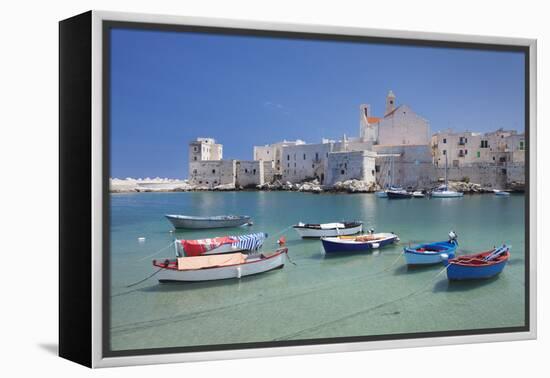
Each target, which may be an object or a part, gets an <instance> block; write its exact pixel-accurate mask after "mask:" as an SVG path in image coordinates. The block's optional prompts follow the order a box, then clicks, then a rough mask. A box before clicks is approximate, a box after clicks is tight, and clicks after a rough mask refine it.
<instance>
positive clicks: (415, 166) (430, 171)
mask: <svg viewBox="0 0 550 378" xmlns="http://www.w3.org/2000/svg"><path fill="white" fill-rule="evenodd" d="M373 149H374V151H375V152H376V154H377V157H376V182H377V183H378V185H380V187H382V188H387V187H389V186H391V185H394V186H400V187H403V188H415V189H416V188H428V187H433V186H434V185H435V183H436V179H437V174H436V169H435V167H434V165H433V162H432V151H431V148H430V146H428V145H417V146H415V145H403V146H380V145H377V146H374V147H373Z"/></svg>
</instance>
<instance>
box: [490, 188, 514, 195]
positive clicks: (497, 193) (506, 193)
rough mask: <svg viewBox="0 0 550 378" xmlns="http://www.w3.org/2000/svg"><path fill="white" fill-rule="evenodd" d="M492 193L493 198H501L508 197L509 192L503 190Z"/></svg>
mask: <svg viewBox="0 0 550 378" xmlns="http://www.w3.org/2000/svg"><path fill="white" fill-rule="evenodd" d="M493 193H495V196H501V197H508V196H509V195H510V192H507V191H505V190H498V189H495V190H493Z"/></svg>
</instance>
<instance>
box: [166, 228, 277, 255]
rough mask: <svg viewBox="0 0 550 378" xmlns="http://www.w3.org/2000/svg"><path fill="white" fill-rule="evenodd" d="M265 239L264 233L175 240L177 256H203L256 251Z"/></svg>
mask: <svg viewBox="0 0 550 378" xmlns="http://www.w3.org/2000/svg"><path fill="white" fill-rule="evenodd" d="M265 239H267V234H266V233H265V232H258V233H255V234H246V235H236V236H221V237H214V238H207V239H198V240H185V239H181V240H176V252H177V255H178V256H203V255H216V254H222V253H235V252H239V251H256V250H258V249H259V248H261V246H262V245H263V244H264V241H265Z"/></svg>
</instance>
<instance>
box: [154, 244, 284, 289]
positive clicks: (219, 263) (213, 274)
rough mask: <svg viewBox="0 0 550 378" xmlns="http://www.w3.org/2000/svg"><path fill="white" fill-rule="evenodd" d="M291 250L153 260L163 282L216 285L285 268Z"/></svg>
mask: <svg viewBox="0 0 550 378" xmlns="http://www.w3.org/2000/svg"><path fill="white" fill-rule="evenodd" d="M287 253H288V249H287V248H280V249H278V250H276V251H275V252H272V253H261V254H258V255H252V256H251V255H245V254H243V253H231V254H225V255H210V256H192V257H178V258H176V259H166V260H153V266H154V267H157V268H160V271H159V272H158V280H159V282H170V281H181V282H197V281H214V280H224V279H229V278H241V277H245V276H251V275H254V274H259V273H264V272H268V271H270V270H275V269H279V268H282V267H283V266H284V265H285V261H286V256H287Z"/></svg>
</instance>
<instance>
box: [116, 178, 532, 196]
mask: <svg viewBox="0 0 550 378" xmlns="http://www.w3.org/2000/svg"><path fill="white" fill-rule="evenodd" d="M434 186H436V185H434ZM449 187H450V189H452V190H456V191H460V192H463V193H465V194H482V193H493V190H494V188H488V187H482V186H481V185H480V184H475V183H470V182H462V181H451V182H449ZM430 189H431V188H424V189H422V188H418V189H416V190H423V191H428V190H430ZM239 190H257V191H294V192H305V193H314V194H321V193H374V192H376V191H377V190H380V187H379V186H378V185H376V184H372V183H366V182H364V181H360V180H346V181H342V182H340V181H339V182H337V183H335V184H334V185H333V186H331V187H326V186H324V185H321V184H320V183H319V181H317V180H313V181H307V182H302V183H294V184H293V183H290V182H288V181H287V182H281V181H275V182H274V183H269V184H267V183H266V184H263V185H257V186H255V187H246V188H242V187H235V185H232V184H227V185H218V186H215V187H209V186H204V185H202V186H201V185H193V184H191V183H189V181H188V180H178V179H168V178H159V177H157V178H154V179H150V178H145V179H133V178H126V179H117V178H112V179H110V192H111V193H147V192H198V191H239ZM512 190H513V191H521V187H520V185H519V184H518V185H516V188H514V187H512Z"/></svg>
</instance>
